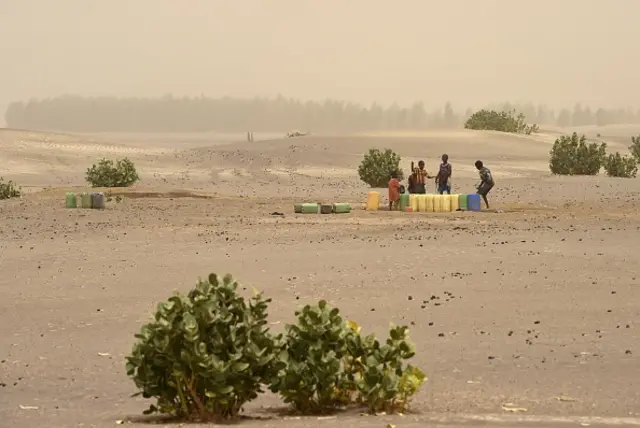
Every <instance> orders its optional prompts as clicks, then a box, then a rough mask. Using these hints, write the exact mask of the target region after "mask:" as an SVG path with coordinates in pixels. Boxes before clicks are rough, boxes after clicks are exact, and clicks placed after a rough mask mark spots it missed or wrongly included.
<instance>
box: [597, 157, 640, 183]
mask: <svg viewBox="0 0 640 428" xmlns="http://www.w3.org/2000/svg"><path fill="white" fill-rule="evenodd" d="M604 170H605V171H606V172H607V175H608V176H609V177H623V178H635V176H636V174H637V173H638V163H637V161H636V158H634V157H633V156H622V155H621V154H620V153H619V152H616V153H615V154H609V156H608V157H607V158H606V159H605V161H604Z"/></svg>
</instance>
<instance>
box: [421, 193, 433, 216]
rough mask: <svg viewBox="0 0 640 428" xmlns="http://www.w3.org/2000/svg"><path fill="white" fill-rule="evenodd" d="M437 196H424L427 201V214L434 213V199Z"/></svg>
mask: <svg viewBox="0 0 640 428" xmlns="http://www.w3.org/2000/svg"><path fill="white" fill-rule="evenodd" d="M434 196H435V195H424V198H425V200H426V203H425V212H428V213H432V212H433V197H434Z"/></svg>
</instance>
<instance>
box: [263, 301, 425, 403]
mask: <svg viewBox="0 0 640 428" xmlns="http://www.w3.org/2000/svg"><path fill="white" fill-rule="evenodd" d="M339 313H340V312H339V310H338V309H337V308H331V307H329V306H328V305H327V302H325V301H320V302H319V303H318V305H316V306H309V305H307V306H305V307H304V309H302V311H300V312H297V313H296V315H297V316H298V323H297V324H295V325H290V326H287V334H286V336H285V352H284V356H285V358H284V360H285V362H286V368H285V369H284V370H282V371H281V373H280V375H279V376H277V377H276V378H275V381H274V382H273V383H272V384H271V390H272V391H273V392H278V393H280V395H281V396H282V397H283V399H284V401H285V402H287V403H291V404H292V405H293V407H294V409H295V410H297V411H299V412H301V413H318V412H326V411H330V410H331V409H333V408H335V407H339V406H345V405H349V404H361V405H364V406H366V407H367V408H368V410H369V411H370V412H372V413H375V412H381V411H386V412H402V411H404V410H406V409H407V407H408V403H409V399H410V398H411V396H412V395H414V394H415V393H416V392H417V391H418V389H419V388H420V386H421V385H422V384H423V383H424V382H425V381H426V376H425V375H424V373H422V371H420V370H419V369H417V368H415V367H412V366H410V365H407V366H405V365H404V364H403V361H404V360H407V359H409V358H411V357H413V355H414V353H415V351H414V346H413V344H411V343H410V342H409V340H408V337H407V333H408V328H407V327H392V328H391V331H390V338H389V339H388V340H387V341H386V343H385V344H382V345H381V344H380V342H379V341H378V340H377V339H376V338H375V337H374V336H373V335H369V336H366V337H362V336H361V335H360V328H359V327H358V326H357V325H356V324H355V323H353V322H347V323H345V322H344V321H343V320H342V318H341V317H340V314H339Z"/></svg>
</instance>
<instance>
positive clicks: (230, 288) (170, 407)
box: [126, 274, 426, 421]
mask: <svg viewBox="0 0 640 428" xmlns="http://www.w3.org/2000/svg"><path fill="white" fill-rule="evenodd" d="M237 288H238V284H237V282H235V281H234V280H233V279H232V278H231V276H229V275H227V276H226V277H225V278H224V280H223V281H220V280H219V279H218V277H217V276H216V275H215V274H211V275H209V278H208V280H207V281H200V282H199V283H198V284H197V286H196V288H195V289H193V290H191V291H190V292H189V294H188V295H186V296H183V295H180V294H176V295H175V296H173V297H171V298H170V299H169V300H168V301H166V302H163V303H160V304H159V305H158V308H157V311H156V314H155V317H154V320H153V321H152V322H150V323H149V324H146V325H144V326H143V327H142V330H141V332H140V333H139V334H137V335H136V339H137V341H136V343H135V344H134V346H133V350H132V352H131V354H130V355H129V356H127V358H126V367H127V374H128V376H130V377H131V378H132V379H133V381H134V383H135V385H136V386H137V387H138V389H139V390H140V392H139V393H137V394H136V395H142V396H143V397H145V398H154V399H155V400H156V403H155V404H154V405H151V406H150V408H149V410H147V411H146V412H145V413H156V412H158V413H162V414H167V415H172V416H177V417H179V418H182V419H187V420H200V421H212V420H214V421H215V420H225V419H232V418H234V417H237V416H238V414H239V413H240V411H241V409H242V406H243V405H244V404H245V403H247V402H249V401H251V400H253V399H255V398H256V397H257V396H258V394H259V393H261V392H262V389H261V385H269V387H270V389H271V391H273V392H276V393H279V394H280V395H281V396H282V398H283V399H284V401H285V402H286V403H290V404H291V405H292V407H293V408H294V409H295V410H297V411H298V412H301V413H305V414H310V413H318V412H326V411H331V410H333V409H335V408H336V407H344V406H349V405H359V406H366V407H367V408H368V410H369V411H371V412H374V413H375V412H381V411H386V412H402V411H404V410H406V409H407V406H408V403H409V399H410V398H411V397H412V396H413V395H414V394H415V393H416V392H417V391H418V390H419V388H420V387H421V386H422V385H423V383H424V382H425V381H426V376H425V375H424V373H422V371H420V370H419V369H417V368H415V367H412V366H411V365H406V364H405V362H404V361H406V360H407V359H409V358H411V357H413V355H414V347H413V345H412V344H411V343H410V342H409V340H408V336H407V334H408V329H407V327H394V326H392V328H391V331H390V333H389V336H390V337H389V339H387V341H386V342H385V343H383V344H382V343H380V342H379V341H378V340H377V339H376V338H375V337H374V336H373V335H369V336H366V337H363V336H361V335H360V327H358V326H357V325H356V324H355V323H353V322H345V321H344V320H343V319H342V317H341V316H340V312H339V310H338V309H337V308H331V307H329V305H328V304H327V303H326V302H325V301H320V302H319V303H318V304H317V305H314V306H309V305H308V306H305V307H304V308H303V309H302V310H301V311H300V312H296V315H297V317H298V322H297V324H294V325H289V326H287V328H286V335H285V337H284V339H283V337H282V335H278V336H276V335H272V334H271V333H270V332H269V329H268V328H267V327H266V325H267V306H268V303H269V302H270V299H265V298H263V297H262V294H256V295H255V296H254V297H253V298H252V299H250V301H249V303H247V302H246V301H245V299H244V298H242V297H241V296H239V295H238V294H237Z"/></svg>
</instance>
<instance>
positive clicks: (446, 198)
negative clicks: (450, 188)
mask: <svg viewBox="0 0 640 428" xmlns="http://www.w3.org/2000/svg"><path fill="white" fill-rule="evenodd" d="M440 197H441V198H442V212H443V213H449V212H451V195H440Z"/></svg>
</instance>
